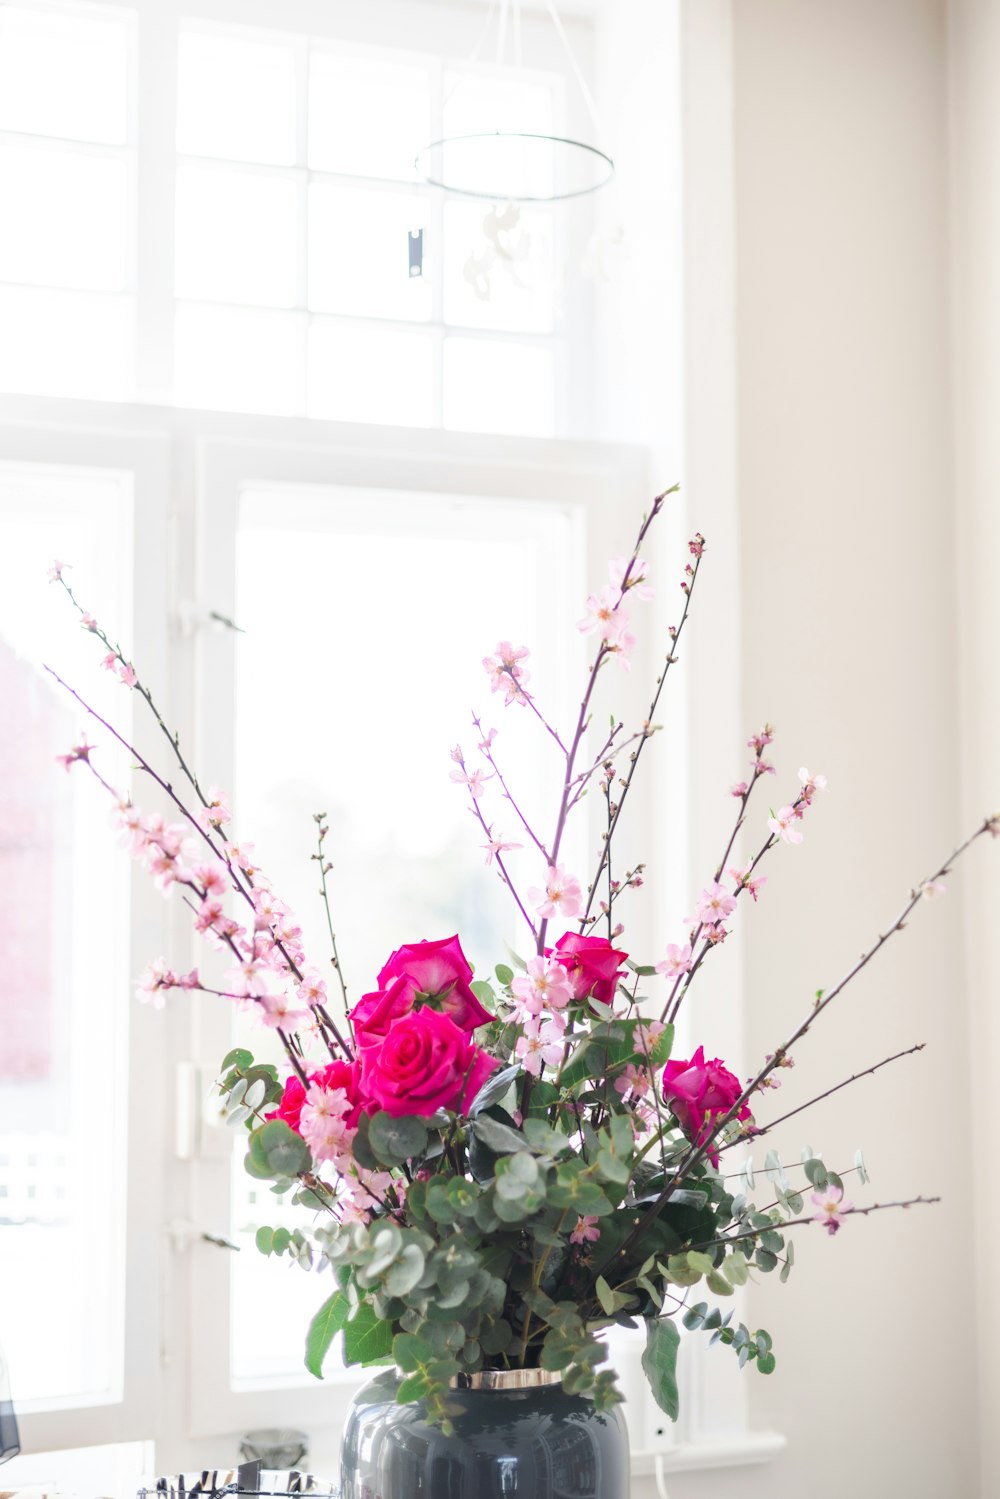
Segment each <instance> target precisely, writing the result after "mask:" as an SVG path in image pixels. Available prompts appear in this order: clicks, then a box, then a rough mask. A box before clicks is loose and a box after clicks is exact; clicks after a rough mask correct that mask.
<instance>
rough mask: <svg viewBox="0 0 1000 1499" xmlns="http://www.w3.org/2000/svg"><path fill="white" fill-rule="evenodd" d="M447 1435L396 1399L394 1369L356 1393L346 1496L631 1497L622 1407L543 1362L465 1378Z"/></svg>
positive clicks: (345, 1458) (344, 1476)
mask: <svg viewBox="0 0 1000 1499" xmlns="http://www.w3.org/2000/svg"><path fill="white" fill-rule="evenodd" d="M468 1381H469V1383H470V1384H471V1385H472V1386H473V1387H472V1388H466V1389H458V1390H455V1392H454V1396H453V1398H454V1402H455V1404H456V1406H457V1407H458V1409H459V1413H458V1414H457V1415H456V1416H454V1418H453V1421H454V1428H455V1429H454V1432H453V1434H452V1435H451V1436H445V1435H444V1434H443V1433H442V1432H441V1431H440V1430H439V1428H437V1427H435V1426H431V1425H429V1424H428V1422H427V1420H426V1417H425V1415H424V1410H423V1406H422V1405H419V1404H417V1405H397V1404H396V1402H395V1393H396V1390H397V1388H398V1386H399V1376H398V1375H397V1374H396V1372H395V1371H394V1370H391V1369H387V1370H386V1371H385V1373H384V1374H380V1375H379V1376H378V1378H377V1379H373V1380H372V1381H371V1383H370V1384H367V1385H365V1387H364V1389H363V1390H361V1391H359V1393H358V1394H357V1395H356V1396H355V1399H354V1402H353V1404H352V1406H351V1411H350V1414H349V1415H348V1418H347V1424H346V1426H345V1427H344V1440H343V1445H342V1447H341V1465H342V1466H341V1484H342V1499H627V1496H628V1491H629V1461H628V1434H627V1432H626V1430H625V1421H624V1419H623V1417H622V1414H621V1407H620V1406H614V1407H613V1408H612V1409H611V1410H609V1411H595V1410H594V1407H593V1405H592V1404H591V1403H590V1401H589V1400H585V1399H583V1398H582V1396H579V1395H567V1394H566V1393H565V1391H564V1390H563V1387H562V1384H561V1382H560V1380H559V1377H558V1376H557V1375H556V1376H553V1375H549V1374H546V1373H545V1372H544V1371H542V1370H539V1369H512V1370H510V1371H505V1370H499V1371H497V1372H495V1373H489V1374H480V1375H471V1376H468Z"/></svg>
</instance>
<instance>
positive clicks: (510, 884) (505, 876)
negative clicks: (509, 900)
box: [469, 797, 536, 941]
mask: <svg viewBox="0 0 1000 1499" xmlns="http://www.w3.org/2000/svg"><path fill="white" fill-rule="evenodd" d="M469 811H470V812H471V813H472V815H473V817H475V819H476V821H477V822H478V823H479V826H480V827H481V828H482V830H483V832H484V833H485V834H486V837H487V839H488V840H489V842H490V843H491V844H492V843H493V831H492V829H491V828H490V827H488V826H487V823H486V819H485V818H484V816H483V814H482V812H481V811H480V809H479V803H478V801H477V800H476V798H475V797H472V798H471V799H470V805H469ZM493 858H494V859H495V860H496V865H497V868H498V869H499V871H500V876H501V878H502V880H503V882H504V884H505V885H506V886H507V889H508V890H509V891H510V893H511V895H512V896H513V897H514V901H515V904H516V905H517V909H518V910H519V911H520V913H521V915H522V916H523V917H524V919H525V921H526V922H527V923H528V929H529V931H530V932H531V937H532V941H534V940H535V937H536V932H535V923H534V922H533V921H532V919H531V917H530V916H529V915H528V913H527V911H526V910H525V907H524V903H523V902H522V900H521V897H520V896H519V895H518V893H517V889H516V887H515V885H514V881H513V880H512V879H511V877H510V874H509V873H508V870H507V866H506V864H505V863H504V861H503V855H502V854H500V853H498V852H494V854H493Z"/></svg>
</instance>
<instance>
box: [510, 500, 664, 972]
mask: <svg viewBox="0 0 1000 1499" xmlns="http://www.w3.org/2000/svg"><path fill="white" fill-rule="evenodd" d="M677 487H678V486H677V485H676V484H675V485H673V486H672V487H671V488H670V489H667V490H664V492H663V493H662V494H658V495H657V496H656V498H655V499H654V501H653V503H652V505H651V506H650V508H649V514H648V515H647V516H645V517H644V518H643V521H642V524H641V525H640V527H639V533H638V535H637V537H636V540H635V545H634V546H633V548H632V554H631V556H630V557H629V560H628V562H627V564H626V566H625V570H624V572H623V574H622V580H621V586H620V589H619V594H618V601H617V604H616V605H615V608H616V609H617V608H618V607H620V605H621V602H622V600H623V599H624V597H625V595H626V593H627V592H628V590H629V585H630V581H631V577H632V573H633V571H634V570H635V567H636V564H637V562H638V560H639V549H640V548H641V546H642V544H643V542H644V541H645V539H646V536H647V535H648V533H649V528H650V526H651V525H652V524H653V522H654V521H655V520H656V518H657V516H658V515H659V513H660V511H661V510H662V509H663V505H664V502H665V501H666V498H667V496H668V495H670V494H673V493H674V492H675V491H676V489H677ZM614 654H615V651H614V649H613V647H612V646H610V645H609V644H608V642H607V641H606V640H602V641H601V642H600V644H599V646H598V648H597V652H596V654H595V656H594V661H593V664H592V666H591V668H590V673H589V675H588V677H587V684H586V687H585V688H584V693H583V698H582V700H581V703H580V711H579V713H578V714H577V719H576V728H575V729H574V731H573V737H572V739H571V740H570V744H569V748H568V749H567V750H566V774H565V779H564V784H563V793H562V798H561V800H560V802H559V811H558V814H557V816H556V828H555V833H554V835H553V838H552V859H551V863H552V864H553V865H556V864H558V860H559V850H560V848H561V846H562V839H563V833H564V832H565V829H566V819H567V816H568V815H569V809H570V798H571V796H572V793H573V788H574V772H575V770H576V757H577V754H578V753H579V750H580V745H581V743H582V742H583V736H584V734H585V733H586V731H587V726H588V724H589V722H590V701H591V698H592V697H593V694H594V688H595V686H596V684H597V675H598V672H599V671H600V669H601V667H602V666H603V665H604V662H605V661H606V660H607V658H608V657H609V656H611V655H614ZM603 868H604V865H603V863H602V864H601V870H603ZM598 878H600V872H599V873H598ZM595 884H596V881H595ZM548 924H549V918H548V917H547V916H544V917H543V918H542V920H541V922H540V923H539V927H538V938H537V942H538V952H539V954H541V953H542V952H544V950H545V933H546V931H547V930H548Z"/></svg>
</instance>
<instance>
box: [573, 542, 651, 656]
mask: <svg viewBox="0 0 1000 1499" xmlns="http://www.w3.org/2000/svg"><path fill="white" fill-rule="evenodd" d="M648 572H649V567H648V564H647V563H646V562H645V561H644V560H643V559H642V558H641V557H635V558H625V557H615V558H613V559H612V561H611V562H609V564H608V576H609V578H610V580H611V581H610V582H609V583H605V584H604V586H603V588H600V589H598V591H597V592H596V593H592V594H590V595H589V597H588V598H587V602H586V606H585V607H586V610H587V612H586V614H585V615H584V617H583V619H581V620H580V621H579V623H578V625H577V629H578V630H579V631H580V633H581V634H583V635H588V634H590V632H591V631H592V630H596V632H597V636H598V639H599V640H600V641H601V642H602V644H603V645H604V646H605V647H606V649H607V650H608V651H609V652H610V653H613V654H614V655H616V656H617V657H618V662H619V664H620V665H621V667H622V668H623V670H625V671H628V670H630V667H631V663H630V661H629V655H630V654H631V651H632V649H633V647H634V645H635V636H634V635H633V634H632V632H631V630H630V629H629V612H628V610H627V609H626V608H625V607H624V599H625V595H626V594H627V593H630V592H634V593H635V596H636V598H637V599H650V598H652V597H653V590H652V588H651V587H650V586H649V585H648V584H647V583H646V582H645V581H644V580H645V578H646V577H647V575H648Z"/></svg>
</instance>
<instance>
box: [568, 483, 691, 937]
mask: <svg viewBox="0 0 1000 1499" xmlns="http://www.w3.org/2000/svg"><path fill="white" fill-rule="evenodd" d="M668 493H670V491H669V490H668ZM650 519H651V520H652V516H650ZM643 534H644V533H641V534H640V540H639V542H638V543H637V544H636V548H635V552H634V553H633V561H634V560H635V555H636V553H637V552H638V550H639V545H640V544H641V541H642V535H643ZM689 545H690V548H691V552H692V555H693V556H694V559H695V560H694V566H693V567H692V566H691V564H690V563H689V564H688V567H687V574H688V575H687V577H686V579H685V581H684V582H683V583H682V584H681V587H682V589H683V590H684V609H683V612H682V614H681V619H680V624H679V625H677V627H676V628H674V627H673V626H671V628H670V631H669V634H670V650H669V651H668V653H667V659H666V661H665V662H664V665H663V670H662V672H661V673H660V675H659V676H658V677H657V679H656V691H655V692H654V693H653V700H652V702H651V703H650V705H649V712H648V713H647V714H646V721H645V723H644V724H643V726H642V729H641V731H640V733H639V734H638V736H636V737H638V739H639V744H638V745H637V746H636V748H635V749H634V750H633V751H632V754H631V755H630V756H629V761H630V763H629V768H628V772H627V774H626V775H625V776H624V777H623V778H622V780H621V786H622V794H621V796H620V797H619V799H618V803H617V807H616V810H615V814H614V821H613V822H612V824H611V827H610V829H609V831H608V834H607V837H606V838H604V839H603V841H602V847H601V856H600V859H599V860H598V863H597V871H596V873H595V875H594V878H593V880H592V881H591V884H590V887H589V890H588V896H587V904H586V907H585V908H584V911H583V915H582V916H581V918H580V930H581V931H583V928H584V926H585V925H586V923H587V919H588V917H589V916H590V911H591V908H592V906H593V904H594V897H595V895H596V893H597V886H598V882H599V880H600V878H601V875H602V873H603V871H604V866H605V864H606V862H607V860H608V858H609V852H608V851H609V848H610V845H611V838H612V836H613V834H614V832H615V829H616V828H617V826H618V821H619V819H620V817H621V814H622V808H623V807H624V805H625V799H626V797H627V796H628V793H629V790H630V788H631V785H632V781H633V779H634V777H635V772H636V769H637V767H638V764H639V757H640V755H641V754H642V750H643V746H644V745H645V743H646V740H647V739H651V738H652V736H653V733H654V732H655V730H654V729H653V724H652V721H653V717H654V715H655V713H656V709H657V706H658V704H659V701H660V694H661V693H662V692H663V687H664V684H665V682H666V680H667V673H668V671H669V670H670V668H671V666H673V665H674V664H675V662H676V661H677V659H678V658H677V656H676V655H675V651H676V649H677V644H678V642H679V640H680V638H681V635H682V634H683V632H684V626H685V624H686V623H687V618H688V614H689V612H690V609H691V596H692V594H693V593H694V585H695V583H696V582H697V580H698V570H699V568H700V567H701V559H702V556H703V555H704V551H705V538H704V537H703V536H702V535H701V533H700V532H698V533H697V534H696V535H695V537H694V539H693V540H692V541H691V542H690V543H689ZM630 566H631V564H630ZM626 577H627V574H626Z"/></svg>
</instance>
